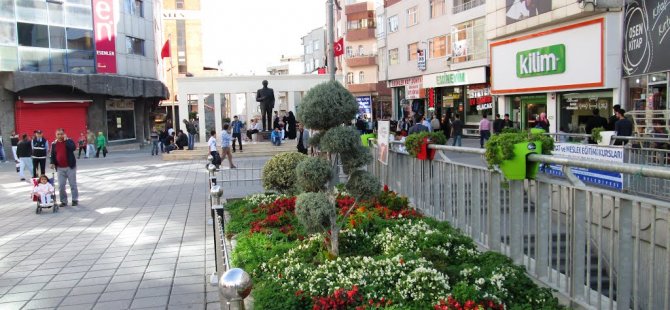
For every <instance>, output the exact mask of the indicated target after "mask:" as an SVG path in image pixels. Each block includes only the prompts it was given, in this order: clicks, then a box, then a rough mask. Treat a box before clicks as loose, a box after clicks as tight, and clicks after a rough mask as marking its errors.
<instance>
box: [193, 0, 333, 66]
mask: <svg viewBox="0 0 670 310" xmlns="http://www.w3.org/2000/svg"><path fill="white" fill-rule="evenodd" d="M325 3H326V0H241V1H233V0H201V5H202V11H203V21H202V28H203V31H202V32H203V38H202V39H203V54H204V55H203V57H204V61H205V65H206V66H216V64H217V60H221V61H222V62H223V65H222V67H223V71H224V74H225V75H228V74H240V75H248V74H251V73H255V74H256V75H263V74H267V71H266V70H265V69H266V67H267V66H268V65H274V64H278V63H279V59H280V58H281V56H282V55H302V50H303V47H302V45H301V43H302V42H301V40H300V38H302V37H303V36H304V35H306V34H307V33H309V32H310V31H312V30H313V29H315V28H318V27H322V26H325V24H326V13H325Z"/></svg>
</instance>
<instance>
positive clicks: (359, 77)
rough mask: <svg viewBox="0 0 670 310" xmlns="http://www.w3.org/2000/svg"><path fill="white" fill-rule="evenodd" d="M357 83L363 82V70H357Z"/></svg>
mask: <svg viewBox="0 0 670 310" xmlns="http://www.w3.org/2000/svg"><path fill="white" fill-rule="evenodd" d="M358 83H360V84H362V83H365V72H363V71H360V72H358Z"/></svg>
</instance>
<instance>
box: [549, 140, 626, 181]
mask: <svg viewBox="0 0 670 310" xmlns="http://www.w3.org/2000/svg"><path fill="white" fill-rule="evenodd" d="M552 154H553V155H557V156H563V157H569V158H572V159H577V160H579V159H586V160H593V161H599V162H611V163H623V161H624V149H623V148H617V147H606V146H597V145H591V144H574V143H556V144H555V146H554V151H553V152H552ZM561 169H562V167H561V166H560V165H549V168H547V169H545V171H544V172H545V173H547V174H550V175H555V176H564V175H563V171H562V170H561ZM570 169H571V170H572V173H573V174H574V175H575V176H576V177H577V178H579V179H580V180H582V182H585V183H591V184H595V185H600V186H604V187H610V188H614V189H617V190H621V189H623V174H621V173H617V172H610V171H602V170H596V169H585V168H570Z"/></svg>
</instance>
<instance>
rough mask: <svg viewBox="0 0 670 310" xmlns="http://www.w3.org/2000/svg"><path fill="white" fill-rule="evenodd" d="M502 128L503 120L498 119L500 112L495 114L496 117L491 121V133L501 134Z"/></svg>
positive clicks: (503, 126)
mask: <svg viewBox="0 0 670 310" xmlns="http://www.w3.org/2000/svg"><path fill="white" fill-rule="evenodd" d="M503 128H505V122H504V121H503V120H501V119H500V114H496V118H495V120H494V121H493V133H494V134H496V135H497V134H501V133H502V131H503Z"/></svg>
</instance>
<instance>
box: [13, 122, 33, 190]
mask: <svg viewBox="0 0 670 310" xmlns="http://www.w3.org/2000/svg"><path fill="white" fill-rule="evenodd" d="M31 153H32V147H31V145H30V140H29V139H28V135H27V134H25V133H24V134H23V135H21V141H19V143H17V144H16V157H18V158H19V177H20V178H21V181H25V180H26V173H32V171H33V161H32V159H31V158H30V154H31ZM28 171H30V172H28ZM28 178H30V177H28Z"/></svg>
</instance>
